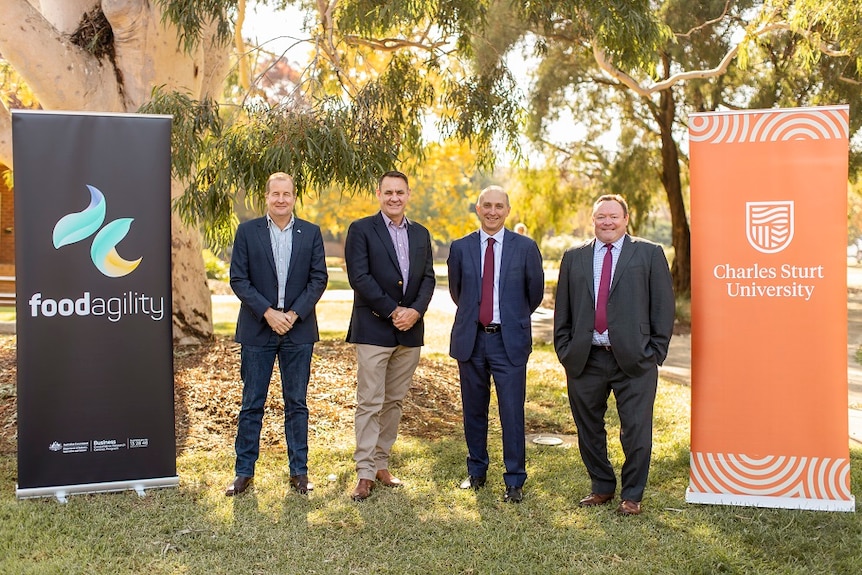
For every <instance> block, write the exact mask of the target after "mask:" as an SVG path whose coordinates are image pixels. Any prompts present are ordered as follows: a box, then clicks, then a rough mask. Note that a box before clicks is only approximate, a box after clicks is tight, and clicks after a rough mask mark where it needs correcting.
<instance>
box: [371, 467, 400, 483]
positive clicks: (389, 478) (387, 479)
mask: <svg viewBox="0 0 862 575" xmlns="http://www.w3.org/2000/svg"><path fill="white" fill-rule="evenodd" d="M377 481H379V482H380V483H382V484H383V485H385V486H386V487H401V486H402V485H404V483H403V482H402V481H401V480H400V479H398V478H397V477H395V476H394V475H392V474H391V473H389V470H388V469H378V470H377Z"/></svg>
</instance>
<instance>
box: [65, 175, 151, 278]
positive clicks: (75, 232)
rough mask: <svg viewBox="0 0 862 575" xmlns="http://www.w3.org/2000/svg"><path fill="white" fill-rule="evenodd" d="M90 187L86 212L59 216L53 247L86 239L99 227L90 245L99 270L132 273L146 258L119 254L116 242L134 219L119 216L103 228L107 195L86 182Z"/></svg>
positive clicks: (111, 274) (114, 274)
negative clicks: (131, 257) (123, 256)
mask: <svg viewBox="0 0 862 575" xmlns="http://www.w3.org/2000/svg"><path fill="white" fill-rule="evenodd" d="M87 188H88V189H89V190H90V205H89V206H87V207H86V208H85V209H84V210H83V211H80V212H75V213H73V214H69V215H66V216H63V217H62V218H60V221H58V222H57V224H56V225H55V226H54V248H55V249H58V250H59V249H60V248H61V247H63V246H67V245H69V244H74V243H76V242H79V241H81V240H85V239H87V238H88V237H90V236H91V235H93V233H94V232H96V231H97V230H98V233H97V234H96V237H95V238H93V244H92V246H91V247H90V258H91V259H92V260H93V264H94V265H95V266H96V269H98V270H99V271H100V272H102V273H103V274H104V275H106V276H108V277H111V278H118V277H122V276H125V275H129V274H130V273H132V272H133V271H134V270H135V268H137V267H138V264H140V263H141V260H142V259H143V258H138V259H136V260H134V261H130V260H125V259H123V258H122V257H120V254H118V253H117V244H119V243H120V242H121V241H123V238H125V237H126V235H127V234H128V233H129V228H130V227H131V226H132V222H133V221H134V219H133V218H120V219H118V220H114V221H113V222H111V223H109V224H107V225H106V226H105V227H103V228H102V224H103V223H104V222H105V211H106V209H107V205H106V202H105V195H104V194H102V192H101V191H99V189H98V188H95V187H93V186H90V185H87ZM99 228H102V229H99Z"/></svg>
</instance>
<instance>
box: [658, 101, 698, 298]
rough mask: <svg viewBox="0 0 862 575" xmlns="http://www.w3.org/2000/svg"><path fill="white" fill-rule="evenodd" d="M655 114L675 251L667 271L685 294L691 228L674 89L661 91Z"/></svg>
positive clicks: (688, 280)
mask: <svg viewBox="0 0 862 575" xmlns="http://www.w3.org/2000/svg"><path fill="white" fill-rule="evenodd" d="M655 117H656V121H657V122H658V125H659V132H660V135H661V163H662V169H661V182H662V185H663V186H664V190H665V193H666V194H667V203H668V206H669V207H670V218H671V243H672V245H673V251H674V257H673V263H672V264H671V270H670V271H671V276H672V277H673V289H674V291H675V292H676V294H677V296H684V297H687V296H689V295H690V294H691V230H690V228H689V225H688V216H687V215H686V211H685V202H684V201H683V197H682V183H681V180H680V168H679V149H678V148H677V143H676V140H674V137H673V123H674V119H675V117H676V101H675V100H674V95H673V88H668V89H666V90H662V91H661V92H660V94H659V107H658V110H657V111H656V114H655Z"/></svg>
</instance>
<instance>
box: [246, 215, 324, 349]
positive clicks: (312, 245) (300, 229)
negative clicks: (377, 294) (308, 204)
mask: <svg viewBox="0 0 862 575" xmlns="http://www.w3.org/2000/svg"><path fill="white" fill-rule="evenodd" d="M294 218H295V219H296V221H295V222H294V224H293V250H292V252H291V254H290V265H289V266H288V271H287V284H286V285H285V288H284V309H285V311H288V310H293V311H295V312H296V314H297V315H298V316H299V319H297V320H296V323H295V324H294V325H293V327H292V328H291V330H290V332H289V333H288V337H290V340H291V341H293V342H294V343H314V342H316V341H317V340H319V339H320V334H319V333H318V330H317V314H316V313H315V305H316V304H317V302H318V300H319V299H320V296H322V295H323V291H324V290H325V289H326V283H327V281H328V279H329V275H328V274H327V272H326V256H325V254H324V251H323V236H322V235H321V233H320V227H318V226H316V225H314V224H312V223H311V222H307V221H305V220H301V219H299V218H297V217H296V216H294ZM230 287H231V288H233V291H234V293H235V294H236V296H237V297H238V298H239V300H240V302H241V305H240V308H239V317H238V318H237V322H236V338H235V339H236V341H238V342H239V343H242V344H249V345H264V344H266V343H267V342H268V341H269V340H270V337H271V336H272V334H273V331H272V328H270V327H269V324H268V323H267V322H266V320H265V319H264V317H263V314H264V312H266V310H267V309H269V308H271V307H272V308H275V307H277V306H278V276H277V275H276V271H275V259H274V258H273V257H272V243H271V241H270V237H269V228H268V227H267V220H266V217H265V216H264V217H262V218H256V219H253V220H249V221H247V222H244V223H242V224H240V225H239V227H238V228H237V230H236V238H235V239H234V243H233V253H232V254H231V261H230Z"/></svg>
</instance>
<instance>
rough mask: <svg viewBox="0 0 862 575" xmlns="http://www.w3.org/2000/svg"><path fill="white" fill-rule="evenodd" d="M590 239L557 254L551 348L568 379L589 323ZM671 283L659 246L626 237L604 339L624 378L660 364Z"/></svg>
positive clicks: (581, 355) (585, 344)
mask: <svg viewBox="0 0 862 575" xmlns="http://www.w3.org/2000/svg"><path fill="white" fill-rule="evenodd" d="M595 243H596V242H595V240H593V241H591V242H588V243H585V244H583V245H581V246H578V247H575V248H571V249H569V250H567V251H566V253H565V254H564V255H563V261H562V263H561V264H560V277H559V281H558V283H557V296H556V304H555V309H554V349H555V350H556V352H557V357H558V358H559V359H560V363H562V364H563V367H565V369H566V373H567V374H568V375H569V376H570V377H577V376H579V375H580V374H581V372H582V371H583V369H584V366H585V365H586V363H587V357H588V356H589V353H590V346H591V345H592V337H593V326H594V324H595V316H596V309H595V289H594V287H593V286H594V282H593V249H594V246H595ZM675 313H676V311H675V301H674V293H673V282H672V280H671V275H670V270H669V268H668V264H667V259H666V258H665V256H664V251H663V250H662V248H661V246H659V245H657V244H654V243H652V242H649V241H647V240H644V239H641V238H636V237H632V236H629V235H626V237H625V240H624V242H623V246H622V249H621V250H620V255H619V258H618V260H617V266H616V269H615V271H614V277H613V281H612V282H611V288H610V293H609V295H608V337H609V338H610V341H611V349H612V351H613V354H614V357H615V358H616V360H617V363H618V364H619V366H620V368H621V369H622V370H623V372H625V373H626V374H627V375H628V376H629V377H637V376H639V375H642V374H643V373H644V372H645V371H646V370H647V369H649V368H650V367H652V366H655V365H661V364H662V362H663V361H664V359H665V357H667V349H668V344H669V343H670V338H671V335H672V334H673V322H674V316H675Z"/></svg>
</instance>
